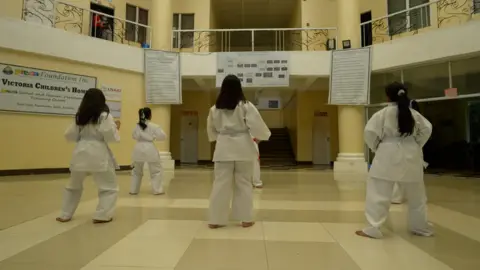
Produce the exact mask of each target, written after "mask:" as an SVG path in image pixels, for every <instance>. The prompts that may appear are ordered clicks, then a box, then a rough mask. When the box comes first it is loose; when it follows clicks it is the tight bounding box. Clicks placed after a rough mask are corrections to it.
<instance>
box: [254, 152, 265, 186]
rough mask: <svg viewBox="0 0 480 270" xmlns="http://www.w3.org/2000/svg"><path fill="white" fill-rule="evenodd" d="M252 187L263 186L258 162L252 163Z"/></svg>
mask: <svg viewBox="0 0 480 270" xmlns="http://www.w3.org/2000/svg"><path fill="white" fill-rule="evenodd" d="M253 185H254V186H255V187H259V186H263V182H262V180H261V179H260V160H258V159H257V160H255V161H254V162H253Z"/></svg>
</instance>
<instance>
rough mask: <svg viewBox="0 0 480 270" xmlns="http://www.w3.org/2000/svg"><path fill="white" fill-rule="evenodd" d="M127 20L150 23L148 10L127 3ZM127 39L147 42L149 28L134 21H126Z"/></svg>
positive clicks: (144, 23) (142, 42) (141, 42)
mask: <svg viewBox="0 0 480 270" xmlns="http://www.w3.org/2000/svg"><path fill="white" fill-rule="evenodd" d="M125 18H126V19H127V21H131V22H135V23H138V24H143V25H148V10H146V9H143V8H140V7H137V6H133V5H129V4H127V11H126V14H125ZM125 27H126V29H125V39H126V40H128V41H133V42H138V43H140V44H144V43H147V28H146V27H144V26H140V25H137V24H133V23H129V22H127V23H126V26H125Z"/></svg>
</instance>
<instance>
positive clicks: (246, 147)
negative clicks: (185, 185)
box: [207, 75, 271, 229]
mask: <svg viewBox="0 0 480 270" xmlns="http://www.w3.org/2000/svg"><path fill="white" fill-rule="evenodd" d="M207 133H208V138H209V140H210V141H211V142H214V141H216V144H215V152H214V154H213V162H215V168H214V175H215V180H214V182H213V188H212V193H211V195H210V206H209V222H208V226H209V227H210V228H211V229H217V228H221V227H224V226H226V225H227V224H228V220H229V217H230V206H231V208H232V218H233V219H235V220H237V221H240V222H241V225H242V227H244V228H247V227H251V226H253V225H254V224H255V222H254V221H253V188H252V174H253V164H254V162H255V160H258V151H257V150H256V149H255V146H254V143H253V142H252V137H254V138H257V139H259V140H262V141H266V140H268V139H269V138H270V134H271V133H270V130H269V129H268V127H267V125H266V124H265V122H264V121H263V119H262V117H261V116H260V113H259V112H258V110H257V108H256V107H255V105H253V104H252V103H250V102H249V101H247V100H246V98H245V96H244V94H243V90H242V83H241V81H240V79H239V78H238V77H236V76H234V75H228V76H226V77H225V79H224V80H223V82H222V87H221V88H220V94H219V95H218V98H217V100H216V102H215V105H214V106H213V107H212V108H210V112H209V114H208V118H207ZM232 197H233V198H232Z"/></svg>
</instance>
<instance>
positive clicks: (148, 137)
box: [130, 108, 167, 195]
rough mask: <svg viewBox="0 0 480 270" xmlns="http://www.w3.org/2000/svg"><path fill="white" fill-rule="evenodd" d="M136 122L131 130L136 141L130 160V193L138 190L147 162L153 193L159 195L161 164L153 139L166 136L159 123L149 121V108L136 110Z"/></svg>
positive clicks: (162, 192)
mask: <svg viewBox="0 0 480 270" xmlns="http://www.w3.org/2000/svg"><path fill="white" fill-rule="evenodd" d="M138 118H139V120H138V124H137V126H136V127H135V129H134V130H133V135H132V136H133V139H134V140H136V141H137V144H135V148H134V149H133V154H132V160H133V170H132V184H131V187H130V194H131V195H136V194H138V192H139V191H140V186H141V184H142V177H143V166H144V164H145V163H148V170H149V172H150V180H151V183H152V190H153V194H154V195H161V194H164V193H165V192H164V191H163V184H162V171H163V170H162V164H161V162H160V154H159V153H158V150H157V147H155V143H154V142H155V141H164V140H165V139H166V138H167V136H166V135H165V132H163V130H162V129H161V128H160V126H159V125H157V124H155V123H152V122H150V120H152V111H151V110H150V108H142V109H140V110H139V111H138Z"/></svg>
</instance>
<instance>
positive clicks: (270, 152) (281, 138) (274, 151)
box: [259, 128, 296, 167]
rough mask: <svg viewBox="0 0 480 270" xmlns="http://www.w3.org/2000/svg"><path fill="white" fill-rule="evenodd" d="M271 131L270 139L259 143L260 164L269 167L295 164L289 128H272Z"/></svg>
mask: <svg viewBox="0 0 480 270" xmlns="http://www.w3.org/2000/svg"><path fill="white" fill-rule="evenodd" d="M270 131H271V132H272V136H271V137H270V140H269V141H266V142H261V143H260V144H259V148H260V164H261V165H262V166H268V167H275V166H278V167H282V166H292V165H295V164H296V162H295V156H294V154H293V149H292V144H291V143H290V135H289V134H288V129H286V128H271V129H270Z"/></svg>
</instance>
